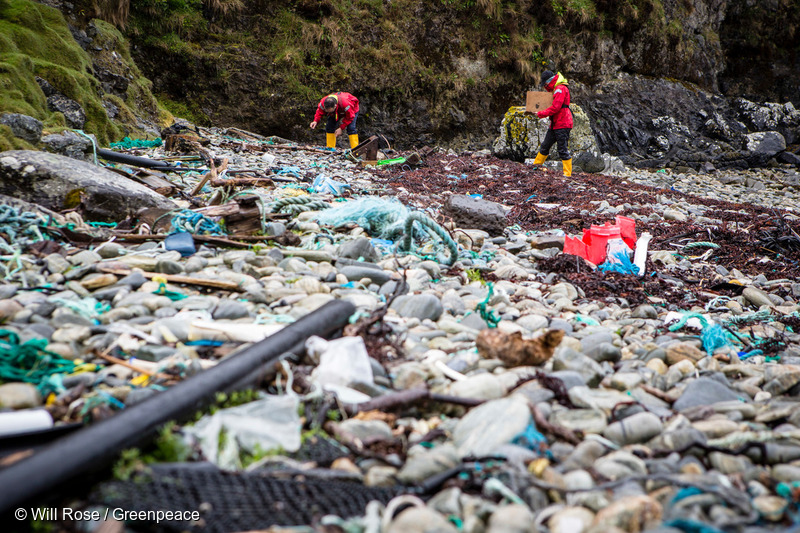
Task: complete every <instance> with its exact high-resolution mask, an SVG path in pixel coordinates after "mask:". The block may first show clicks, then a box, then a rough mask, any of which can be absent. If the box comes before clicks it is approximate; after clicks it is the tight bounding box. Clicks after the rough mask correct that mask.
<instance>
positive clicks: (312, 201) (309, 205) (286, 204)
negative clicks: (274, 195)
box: [269, 196, 330, 216]
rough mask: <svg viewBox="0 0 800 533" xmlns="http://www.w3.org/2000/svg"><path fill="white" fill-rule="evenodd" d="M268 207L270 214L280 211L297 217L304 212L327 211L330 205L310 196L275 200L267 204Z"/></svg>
mask: <svg viewBox="0 0 800 533" xmlns="http://www.w3.org/2000/svg"><path fill="white" fill-rule="evenodd" d="M269 207H270V212H271V213H279V212H280V211H281V210H286V211H288V212H289V213H290V214H291V215H292V216H297V215H299V214H300V213H302V212H304V211H319V210H322V209H328V208H330V204H329V203H328V202H325V201H322V200H319V199H317V198H314V197H311V196H293V197H289V198H281V199H280V200H276V201H274V202H272V203H271V204H269Z"/></svg>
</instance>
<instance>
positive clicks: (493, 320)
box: [475, 282, 500, 328]
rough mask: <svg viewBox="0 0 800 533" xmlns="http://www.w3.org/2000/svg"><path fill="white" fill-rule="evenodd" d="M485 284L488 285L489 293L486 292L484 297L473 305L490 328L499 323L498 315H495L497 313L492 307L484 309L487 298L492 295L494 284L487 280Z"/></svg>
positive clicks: (487, 301) (487, 302)
mask: <svg viewBox="0 0 800 533" xmlns="http://www.w3.org/2000/svg"><path fill="white" fill-rule="evenodd" d="M487 285H488V286H489V294H487V295H486V299H485V300H484V301H482V302H481V303H479V304H478V305H477V306H475V308H476V309H477V310H478V312H479V313H480V314H481V318H482V319H483V320H484V321H485V322H486V324H487V325H488V326H489V327H490V328H496V327H497V324H499V323H500V317H499V316H497V313H495V312H494V309H492V310H487V309H486V306H487V305H488V304H489V300H491V299H492V295H493V294H494V284H493V283H492V282H489V283H487Z"/></svg>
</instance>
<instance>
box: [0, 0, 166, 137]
mask: <svg viewBox="0 0 800 533" xmlns="http://www.w3.org/2000/svg"><path fill="white" fill-rule="evenodd" d="M95 24H96V28H97V30H98V31H97V35H96V41H97V42H98V43H99V44H100V45H101V46H99V47H100V48H101V49H102V50H103V51H105V52H107V55H108V56H109V57H115V58H116V59H115V60H114V61H115V62H116V63H118V65H116V67H117V68H116V70H117V71H119V70H122V71H123V74H124V75H125V76H126V77H128V78H130V79H131V80H132V82H131V83H130V84H129V86H128V90H127V94H126V95H125V97H124V98H122V99H120V98H117V99H116V100H114V99H113V98H109V99H110V101H112V102H113V103H114V105H115V106H116V107H118V108H119V110H120V112H119V115H118V116H119V117H120V119H118V120H112V119H111V118H109V116H108V113H107V112H106V109H105V107H104V105H103V104H104V102H103V99H102V98H101V96H100V92H101V89H100V82H99V81H98V80H97V79H96V78H95V77H94V75H93V74H92V73H93V71H94V62H98V61H99V62H100V63H101V64H102V63H103V60H102V57H101V58H100V59H99V60H98V59H95V60H94V61H93V58H92V57H90V56H89V54H88V53H87V52H86V51H85V50H83V49H82V48H81V47H80V46H79V44H78V43H77V42H76V41H75V39H74V38H73V36H72V33H71V32H70V30H69V27H68V25H67V22H66V21H65V19H64V16H63V15H62V14H61V12H60V11H58V10H56V9H54V8H52V7H49V6H45V5H42V4H39V3H36V2H32V1H29V0H3V1H2V2H0V113H5V112H10V113H22V114H25V115H29V116H32V117H34V118H37V119H39V120H41V121H42V123H43V125H44V128H45V130H46V131H58V130H62V129H64V128H65V127H66V121H65V119H64V117H63V115H62V114H61V113H57V112H54V111H52V110H50V109H49V108H48V105H47V99H46V97H45V95H44V93H43V92H42V90H41V88H40V87H39V85H38V83H37V82H36V77H40V78H42V79H44V80H46V81H47V82H48V83H50V85H52V86H53V88H54V89H55V90H56V91H58V92H60V93H62V94H64V95H65V96H66V97H68V98H71V99H72V100H75V101H76V102H78V104H80V105H81V107H82V108H83V110H84V112H85V114H86V122H85V124H84V128H83V129H84V131H86V132H87V133H93V134H95V135H96V136H97V139H98V141H99V142H100V143H101V144H108V143H109V142H111V141H115V140H119V139H121V138H122V137H124V136H125V135H132V136H142V135H143V132H142V130H141V128H139V126H138V124H139V118H145V119H149V120H151V121H153V122H154V123H165V122H168V121H169V120H170V119H171V115H170V114H169V113H168V112H167V111H166V110H164V109H163V108H161V107H159V105H158V103H157V101H156V100H155V98H154V97H153V95H152V94H151V92H150V86H151V83H150V82H149V81H148V80H147V79H146V78H145V77H144V76H142V74H141V72H140V71H139V70H138V68H137V67H136V65H135V64H134V63H133V61H132V60H131V57H130V51H129V49H128V46H127V43H126V41H125V39H124V37H123V36H122V34H120V33H119V31H117V30H116V29H115V28H114V27H113V26H111V25H110V24H107V23H105V22H102V21H96V22H95ZM113 52H116V55H115V54H114V53H113ZM109 66H110V67H112V68H109V70H111V71H114V68H113V67H114V65H109ZM137 117H139V118H137ZM0 145H2V146H3V147H5V149H8V148H9V147H10V148H32V147H31V146H30V145H29V144H27V143H24V144H22V145H21V144H20V140H19V139H15V138H14V137H13V135H12V134H11V131H10V129H8V128H0Z"/></svg>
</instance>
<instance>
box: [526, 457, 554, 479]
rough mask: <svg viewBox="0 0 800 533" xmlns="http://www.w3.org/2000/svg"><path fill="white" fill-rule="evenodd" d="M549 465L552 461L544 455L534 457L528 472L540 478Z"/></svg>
mask: <svg viewBox="0 0 800 533" xmlns="http://www.w3.org/2000/svg"><path fill="white" fill-rule="evenodd" d="M548 466H550V461H548V460H547V459H545V458H544V457H540V458H539V459H534V460H533V461H531V462H530V463H529V464H528V472H530V473H531V474H533V475H534V476H536V477H538V478H540V477H542V474H544V470H545V469H546V468H547V467H548Z"/></svg>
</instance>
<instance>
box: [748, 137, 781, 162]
mask: <svg viewBox="0 0 800 533" xmlns="http://www.w3.org/2000/svg"><path fill="white" fill-rule="evenodd" d="M745 139H746V141H745V142H746V145H745V146H746V148H747V150H748V151H749V152H750V153H751V154H752V155H751V158H753V159H754V160H756V161H759V162H761V163H762V164H763V163H765V162H766V161H769V160H770V159H771V158H772V157H773V156H775V155H777V154H779V153H780V152H783V151H784V150H786V139H784V138H783V135H781V134H780V133H778V132H777V131H760V132H758V133H748V134H747V135H745Z"/></svg>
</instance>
